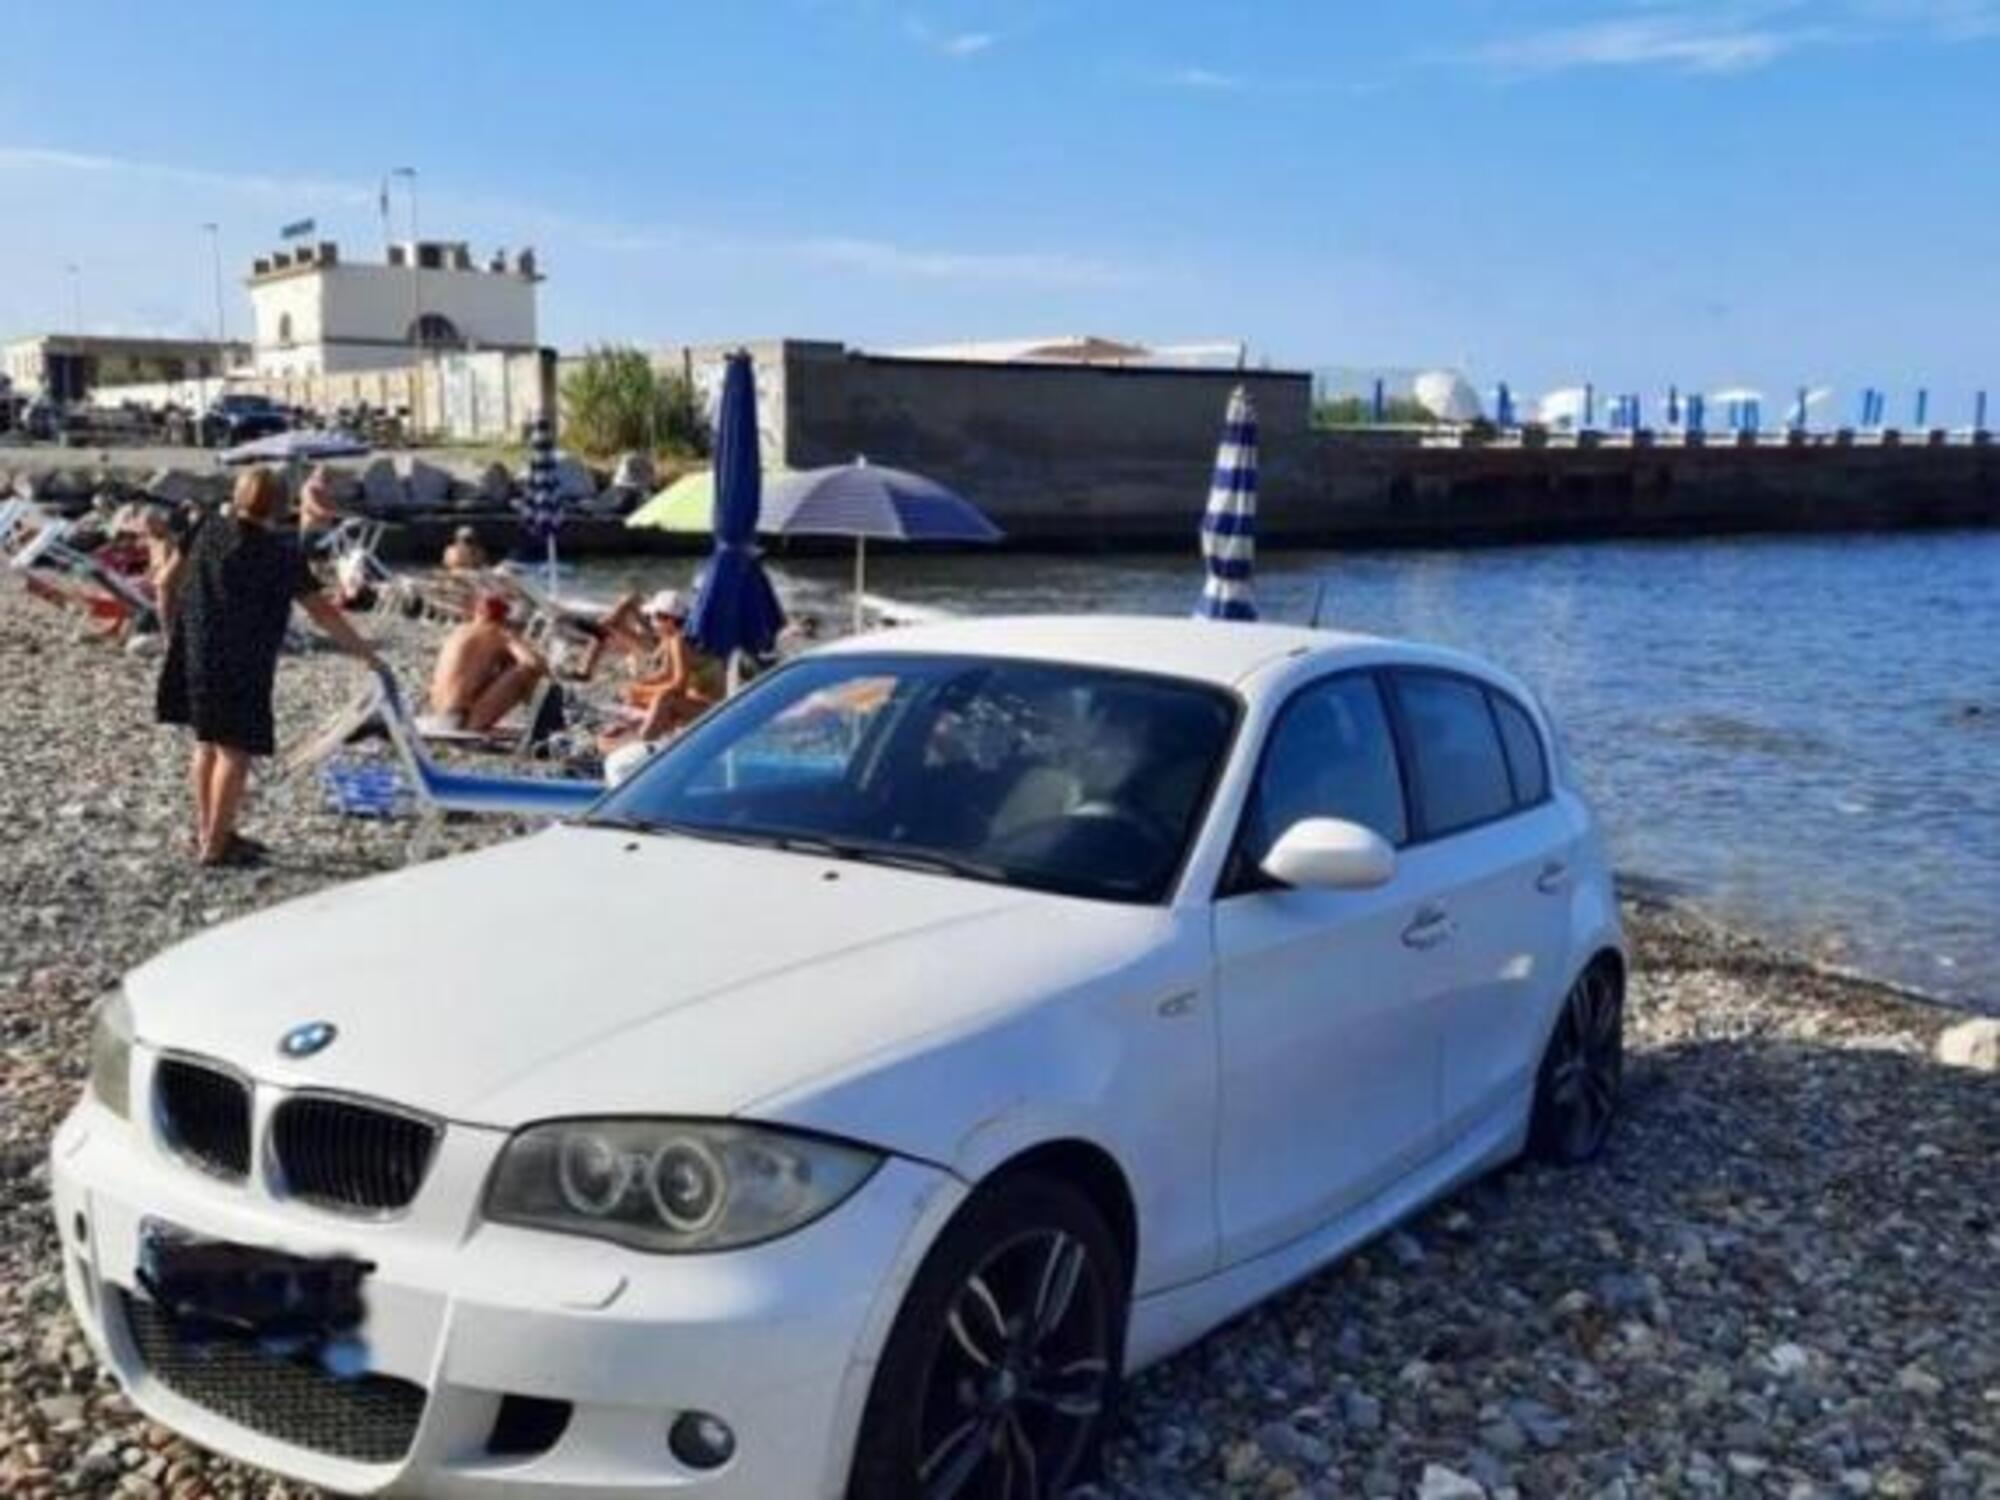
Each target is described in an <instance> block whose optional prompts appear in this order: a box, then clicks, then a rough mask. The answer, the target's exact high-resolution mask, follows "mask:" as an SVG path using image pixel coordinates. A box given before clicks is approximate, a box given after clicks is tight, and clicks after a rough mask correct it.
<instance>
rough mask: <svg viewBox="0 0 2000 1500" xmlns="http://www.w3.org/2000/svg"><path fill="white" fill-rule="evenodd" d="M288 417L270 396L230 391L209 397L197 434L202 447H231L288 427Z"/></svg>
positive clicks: (284, 430) (289, 424) (282, 430)
mask: <svg viewBox="0 0 2000 1500" xmlns="http://www.w3.org/2000/svg"><path fill="white" fill-rule="evenodd" d="M291 425H292V424H291V420H290V418H288V417H287V416H286V415H285V413H284V410H283V409H282V408H281V407H279V406H278V404H277V403H276V402H274V401H273V400H272V399H271V398H270V397H269V396H257V395H252V394H251V393H250V392H248V391H231V392H229V393H228V394H227V395H222V396H218V397H216V398H215V400H213V401H211V402H210V403H209V406H208V410H207V411H205V412H203V413H202V414H201V421H200V423H199V427H198V435H199V437H200V440H201V446H202V447H204V448H233V447H235V446H236V445H237V444H238V443H248V442H251V441H253V440H255V439H257V438H261V437H269V436H271V434H273V433H275V432H288V431H290V430H291Z"/></svg>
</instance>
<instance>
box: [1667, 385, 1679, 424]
mask: <svg viewBox="0 0 2000 1500" xmlns="http://www.w3.org/2000/svg"><path fill="white" fill-rule="evenodd" d="M1680 425H1681V388H1680V387H1679V386H1677V385H1670V386H1668V387H1667V426H1669V427H1678V426H1680Z"/></svg>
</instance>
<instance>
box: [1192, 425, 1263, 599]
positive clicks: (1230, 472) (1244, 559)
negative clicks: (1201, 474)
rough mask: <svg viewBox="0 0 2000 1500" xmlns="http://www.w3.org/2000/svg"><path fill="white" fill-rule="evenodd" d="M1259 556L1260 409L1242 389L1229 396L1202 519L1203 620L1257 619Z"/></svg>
mask: <svg viewBox="0 0 2000 1500" xmlns="http://www.w3.org/2000/svg"><path fill="white" fill-rule="evenodd" d="M1256 556H1257V409H1256V407H1254V406H1252V405H1251V404H1250V397H1249V394H1248V393H1247V392H1246V391H1245V390H1244V389H1243V387H1242V386H1240V385H1239V386H1238V387H1237V388H1236V389H1235V390H1234V391H1232V392H1230V395H1229V411H1228V414H1227V415H1226V416H1225V417H1224V418H1223V423H1222V442H1221V443H1220V444H1219V445H1218V446H1217V447H1216V450H1215V478H1214V480H1213V481H1212V482H1211V483H1210V485H1209V488H1208V507H1207V509H1206V510H1204V511H1203V512H1202V517H1201V560H1202V566H1203V567H1205V568H1206V569H1207V570H1208V578H1207V580H1206V581H1205V582H1204V583H1203V584H1202V586H1201V601H1200V602H1199V603H1198V604H1196V605H1195V608H1194V612H1195V616H1196V618H1198V619H1209V620H1254V619H1256V618H1257V604H1256V601H1255V598H1254V597H1253V595H1252V594H1251V590H1250V579H1251V573H1252V569H1253V567H1254V565H1255V562H1256Z"/></svg>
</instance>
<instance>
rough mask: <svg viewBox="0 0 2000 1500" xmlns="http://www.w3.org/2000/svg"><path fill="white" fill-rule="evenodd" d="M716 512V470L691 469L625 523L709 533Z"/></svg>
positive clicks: (658, 529)
mask: <svg viewBox="0 0 2000 1500" xmlns="http://www.w3.org/2000/svg"><path fill="white" fill-rule="evenodd" d="M714 514H715V470H713V469H690V470H689V471H688V472H687V473H685V474H683V475H681V477H680V478H678V479H676V480H675V481H674V482H673V483H672V484H670V485H668V486H667V487H666V488H665V489H663V490H661V491H660V492H659V493H658V494H657V495H655V496H653V498H652V499H650V500H648V501H647V502H646V503H645V504H644V505H642V506H640V507H639V508H638V509H637V510H635V511H633V512H632V514H631V515H629V516H627V517H626V518H625V524H626V525H627V526H632V527H638V528H641V529H644V530H649V531H686V532H693V533H694V534H696V535H698V536H706V535H708V530H709V525H710V522H711V521H712V520H713V518H714Z"/></svg>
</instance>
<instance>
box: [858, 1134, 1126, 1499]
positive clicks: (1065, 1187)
mask: <svg viewBox="0 0 2000 1500" xmlns="http://www.w3.org/2000/svg"><path fill="white" fill-rule="evenodd" d="M1128 1282H1129V1278H1128V1273H1127V1270H1126V1266H1125V1261H1124V1257H1123V1256H1122V1255H1121V1254H1120V1253H1119V1249H1118V1243H1117V1241H1116V1239H1115V1238H1114V1237H1113V1236H1112V1233H1111V1230H1110V1228H1109V1227H1108V1226H1107V1225H1106V1223H1105V1220H1104V1215H1103V1214H1101V1213H1100V1212H1099V1211H1098V1210H1097V1208H1096V1207H1095V1205H1094V1204H1092V1202H1091V1201H1090V1199H1089V1198H1088V1197H1086V1196H1085V1195H1084V1194H1083V1193H1082V1192H1080V1191H1078V1190H1077V1189H1076V1188H1074V1187H1072V1186H1070V1185H1069V1184H1068V1183H1066V1182H1063V1181H1061V1180H1060V1179H1057V1178H1052V1177H1045V1176H1041V1175H1039V1174H1027V1173H1023V1174H1022V1175H1019V1176H1012V1177H1003V1178H1002V1179H1000V1180H999V1181H997V1182H994V1183H993V1184H991V1185H990V1186H986V1187H982V1188H981V1189H980V1190H979V1191H978V1192H977V1193H976V1194H975V1195H974V1196H973V1197H972V1198H971V1200H969V1201H968V1202H967V1203H966V1204H965V1205H964V1207H962V1208H961V1209H960V1210H959V1211H958V1213H957V1215H956V1216H954V1218H953V1219H952V1221H951V1222H950V1223H949V1224H948V1225H947V1226H946V1227H945V1230H944V1232H943V1233H942V1234H941V1235H939V1236H938V1240H937V1243H936V1244H935V1245H933V1246H932V1247H931V1251H930V1253H929V1255H927V1256H926V1257H925V1259H924V1263H923V1266H922V1267H921V1268H920V1269H919V1271H918V1272H917V1276H916V1279H915V1280H914V1281H913V1282H912V1283H911V1285H910V1290H909V1292H908V1294H907V1295H906V1296H905V1297H904V1299H903V1306H902V1310H901V1311H900V1312H899V1313H898V1314H897V1317H896V1323H895V1326H894V1328H892V1329H891V1330H890V1334H889V1340H888V1343H887V1345H886V1346H885V1348H884V1349H883V1353H882V1359H881V1361H880V1363H879V1364H878V1366H877V1368H876V1373H875V1382H874V1385H873V1387H872V1388H871V1389H870V1391H869V1396H868V1404H867V1407H866V1409H865V1411H864V1413H863V1416H862V1421H861V1432H860V1435H859V1438H858V1440H857V1442H856V1445H855V1457H854V1465H853V1469H852V1473H851V1476H850V1479H849V1483H848V1491H847V1494H848V1500H946V1497H949V1496H954V1495H962V1496H965V1497H967V1500H971V1497H975V1496H984V1495H989V1494H993V1495H999V1494H1005V1495H1010V1496H1013V1495H1021V1496H1036V1495H1045V1496H1052V1497H1053V1496H1060V1495H1062V1494H1064V1493H1066V1492H1067V1490H1068V1489H1069V1487H1070V1486H1072V1485H1075V1484H1077V1483H1079V1482H1081V1481H1082V1480H1083V1479H1084V1478H1086V1477H1087V1476H1088V1475H1089V1474H1091V1473H1092V1472H1093V1471H1094V1469H1095V1466H1096V1462H1097V1452H1098V1447H1099V1444H1100V1443H1101V1441H1102V1439H1103V1435H1104V1432H1105V1429H1106V1427H1107V1425H1108V1423H1109V1420H1110V1416H1111V1413H1112V1411H1113V1409H1114V1406H1115V1403H1116V1399H1117V1394H1118V1388H1119V1379H1120V1375H1121V1372H1122V1371H1123V1368H1124V1360H1125V1325H1126V1317H1127V1312H1128V1302H1129V1291H1128ZM1038 1327H1039V1332H1036V1330H1037V1328H1038ZM1031 1335H1033V1336H1031ZM1030 1478H1031V1479H1032V1481H1033V1482H1032V1483H1031V1484H1030V1483H1027V1482H1026V1481H1027V1480H1028V1479H1030ZM1009 1485H1011V1487H1008V1486H1009Z"/></svg>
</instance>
